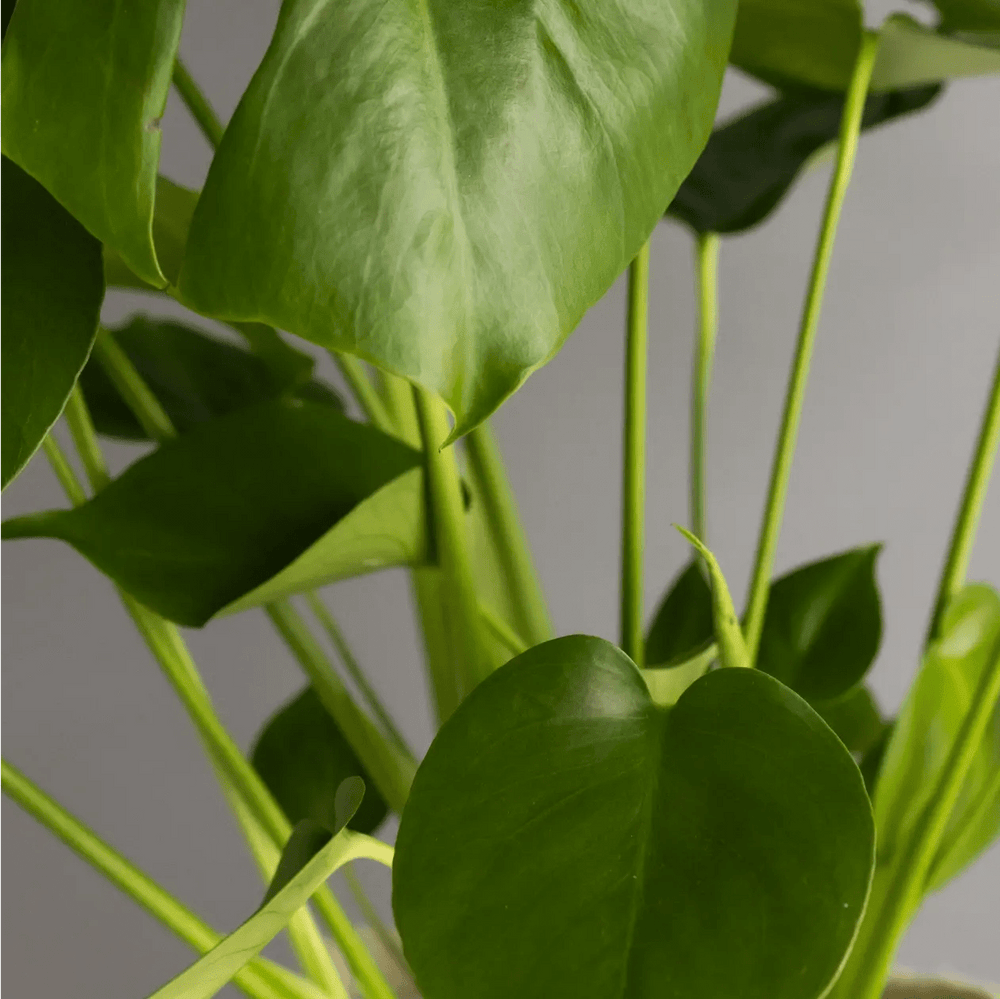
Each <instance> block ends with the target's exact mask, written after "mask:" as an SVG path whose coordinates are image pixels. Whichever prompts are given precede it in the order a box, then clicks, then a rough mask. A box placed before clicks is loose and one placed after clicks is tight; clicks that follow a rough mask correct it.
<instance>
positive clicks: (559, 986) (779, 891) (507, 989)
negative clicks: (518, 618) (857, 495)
mask: <svg viewBox="0 0 1000 999" xmlns="http://www.w3.org/2000/svg"><path fill="white" fill-rule="evenodd" d="M873 841H874V830H873V822H872V816H871V810H870V807H869V804H868V799H867V796H866V794H865V790H864V786H863V784H862V780H861V775H860V773H859V772H858V769H857V767H856V766H855V765H854V763H853V762H852V760H851V757H850V755H849V754H848V753H847V750H846V749H844V747H843V746H842V745H841V744H840V742H839V741H838V740H837V738H836V736H835V735H834V734H833V733H832V732H831V731H830V729H829V728H827V726H826V725H825V724H824V722H823V721H822V720H821V719H820V718H819V717H818V716H817V715H816V714H815V713H814V712H813V711H812V710H811V709H810V708H809V707H808V705H807V704H806V703H805V702H804V701H803V700H801V698H799V697H798V696H797V695H796V694H794V693H792V692H791V691H790V690H788V688H787V687H784V686H783V685H782V684H781V683H780V682H779V681H777V680H775V679H774V678H773V677H770V676H767V675H766V674H764V673H761V672H758V671H756V670H749V669H721V670H716V671H714V672H711V673H709V674H707V675H706V676H703V677H701V678H700V679H698V680H696V681H695V682H694V683H693V684H692V685H691V686H690V687H689V688H688V689H687V690H686V691H685V692H684V693H683V694H682V695H681V697H680V699H679V700H678V701H677V704H676V706H675V707H673V708H670V709H665V708H661V707H659V706H657V705H655V704H654V703H653V701H652V699H651V698H650V695H649V693H648V691H647V688H646V685H645V683H644V681H643V678H642V674H641V673H640V671H639V670H638V669H637V668H636V667H635V665H634V664H633V663H632V662H631V660H629V659H628V658H627V657H626V656H625V655H624V654H623V653H622V652H620V651H619V650H618V649H616V648H615V647H614V646H612V645H610V644H609V643H607V642H605V641H602V640H601V639H597V638H587V637H582V636H573V637H570V638H561V639H556V640H555V641H552V642H547V643H545V644H543V645H539V646H536V647H535V648H533V649H531V650H530V651H529V652H526V653H524V654H523V655H521V656H519V657H517V658H516V659H514V660H512V661H511V662H510V663H508V664H507V665H506V666H503V667H501V668H500V669H499V670H498V671H497V672H496V673H494V674H493V675H492V676H491V677H490V678H489V679H487V680H486V681H484V682H483V683H482V684H481V685H480V686H479V687H478V688H477V689H476V690H474V691H473V692H472V694H471V695H470V696H469V697H468V698H467V700H466V701H465V702H464V703H463V704H462V705H461V706H460V707H459V708H458V710H457V711H456V712H455V714H454V715H452V717H451V718H450V719H449V720H448V721H447V722H446V723H445V725H444V727H443V728H442V729H441V731H440V732H439V733H438V736H437V738H436V739H435V740H434V743H433V744H432V745H431V748H430V750H429V751H428V754H427V757H426V758H425V760H424V762H423V763H422V764H421V766H420V769H419V770H418V772H417V776H416V779H415V780H414V783H413V787H412V790H411V792H410V797H409V799H408V801H407V804H406V807H405V809H404V811H403V816H402V821H401V824H400V829H399V835H398V838H397V841H396V860H395V863H394V866H393V906H394V910H395V914H396V922H397V925H398V927H399V931H400V934H401V935H402V939H403V946H404V950H405V953H406V957H407V960H408V961H409V962H410V965H411V967H412V968H413V970H414V972H415V975H416V980H417V985H418V987H419V988H420V990H421V995H423V996H424V999H468V997H469V996H475V997H476V999H510V997H511V996H517V997H518V999H563V997H565V999H570V997H572V999H662V997H666V996H671V997H674V996H676V997H682V996H683V997H698V999H733V997H735V996H739V997H741V999H816V997H817V996H819V995H821V994H822V993H823V991H824V989H825V988H826V986H827V984H828V983H829V982H830V980H831V979H832V978H833V976H834V975H835V974H836V972H837V970H838V968H839V966H840V964H841V961H842V960H843V958H844V955H845V953H846V952H847V949H848V947H849V946H850V943H851V940H852V938H853V936H854V932H855V927H856V925H857V922H858V920H859V918H860V916H861V912H862V909H863V907H864V903H865V898H866V895H867V891H868V884H869V878H870V874H871V868H872V861H873Z"/></svg>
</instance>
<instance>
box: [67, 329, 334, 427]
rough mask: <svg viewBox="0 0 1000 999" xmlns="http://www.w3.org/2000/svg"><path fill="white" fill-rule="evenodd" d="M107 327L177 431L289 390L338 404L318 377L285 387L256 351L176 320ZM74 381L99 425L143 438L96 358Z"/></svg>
mask: <svg viewBox="0 0 1000 999" xmlns="http://www.w3.org/2000/svg"><path fill="white" fill-rule="evenodd" d="M112 332H113V333H114V337H115V340H116V342H117V343H118V346H119V347H121V348H122V350H124V351H125V353H126V354H127V355H128V358H129V360H130V361H131V362H132V364H133V365H134V366H135V368H136V370H137V371H138V372H139V374H140V375H141V376H142V378H143V380H144V381H145V382H146V384H147V385H148V386H149V387H150V389H152V391H153V394H154V395H155V396H156V398H157V399H158V400H159V402H160V403H161V404H162V405H163V408H164V409H165V410H166V413H167V415H168V416H169V417H170V420H171V422H172V423H173V425H174V427H175V428H176V429H177V431H178V432H179V433H184V432H186V431H188V430H190V429H191V428H192V427H194V426H197V425H198V424H199V423H205V422H206V421H207V420H210V419H212V418H213V417H216V416H223V415H225V414H226V413H229V412H232V411H233V410H236V409H242V408H244V407H246V406H251V405H253V404H255V403H258V402H264V401H266V400H268V399H274V398H276V397H277V396H279V395H282V394H284V393H285V392H286V391H289V390H290V392H291V394H292V395H294V396H295V397H296V398H308V399H309V400H310V401H313V402H326V403H327V405H331V406H334V407H335V408H337V409H340V410H342V409H343V408H344V406H343V403H342V402H341V400H340V399H339V397H338V396H337V394H336V393H335V392H334V391H333V389H331V388H329V387H328V386H326V385H324V384H323V383H322V382H317V381H313V382H307V383H305V384H301V385H295V386H293V387H290V386H289V385H287V384H286V382H285V380H284V379H282V378H280V377H279V375H278V374H277V373H276V372H275V371H274V369H273V368H272V367H271V366H270V365H268V364H267V363H266V362H265V361H264V360H263V359H261V358H260V357H258V356H257V355H255V354H251V353H250V352H249V351H248V350H245V349H244V348H242V347H237V346H235V345H233V344H230V343H226V342H225V341H224V340H220V339H218V338H217V337H213V336H208V335H207V334H205V333H202V332H200V331H199V330H195V329H192V328H191V327H190V326H184V325H183V324H181V323H176V322H172V321H170V320H166V319H153V318H150V317H149V316H145V315H137V316H133V317H132V319H130V320H129V321H128V322H127V323H126V324H125V325H123V326H120V327H118V328H117V329H114V330H113V331H112ZM80 386H81V388H82V389H83V391H84V394H85V395H86V397H87V405H88V406H89V407H90V413H91V416H92V417H93V420H94V425H95V426H96V427H97V430H98V432H100V433H102V434H107V435H108V436H111V437H121V438H124V439H126V440H147V439H148V438H147V435H146V432H145V431H144V430H143V429H142V427H141V426H140V425H139V421H138V420H137V419H136V418H135V414H134V413H133V412H132V410H131V409H130V408H129V406H128V403H127V402H126V401H125V400H124V399H123V398H122V396H121V395H120V394H119V392H118V389H117V388H115V386H114V383H113V382H112V381H111V379H110V378H109V377H108V375H107V374H106V373H105V371H104V369H103V368H102V367H101V365H100V363H99V361H98V360H97V358H92V359H91V360H90V362H89V363H88V364H87V366H86V367H85V368H84V370H83V374H82V375H81V376H80Z"/></svg>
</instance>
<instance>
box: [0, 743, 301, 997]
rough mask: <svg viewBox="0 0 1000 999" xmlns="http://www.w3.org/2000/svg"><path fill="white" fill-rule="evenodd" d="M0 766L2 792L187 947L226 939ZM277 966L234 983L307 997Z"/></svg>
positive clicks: (248, 971) (255, 964)
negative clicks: (285, 978)
mask: <svg viewBox="0 0 1000 999" xmlns="http://www.w3.org/2000/svg"><path fill="white" fill-rule="evenodd" d="M0 766H2V776H3V791H4V794H6V795H7V796H8V797H9V798H10V799H11V800H12V801H14V802H16V803H17V804H18V805H19V806H20V807H21V808H23V809H24V811H26V812H27V813H28V814H29V815H31V816H32V817H33V818H34V819H36V820H37V821H38V822H39V823H41V825H43V826H44V827H45V828H46V829H48V830H49V832H51V833H52V834H53V835H54V836H56V837H58V838H59V839H60V840H62V842H63V843H65V844H66V846H68V847H69V848H70V849H71V850H72V851H73V852H74V853H75V854H77V856H79V857H80V858H82V859H83V860H84V861H85V862H86V863H88V864H90V866H91V867H93V868H94V869H95V870H96V871H97V872H98V873H99V874H102V875H103V876H104V877H105V878H107V879H108V881H110V882H111V883H112V884H113V885H114V886H115V887H116V888H118V889H119V890H120V891H122V892H124V893H125V894H126V895H128V897H129V898H131V899H132V900H133V901H135V902H137V903H138V904H139V905H141V906H142V908H144V909H145V910H146V911H147V912H148V913H149V914H150V915H151V916H153V918H154V919H156V920H158V921H159V922H160V923H162V924H163V925H164V926H165V927H166V928H167V929H169V930H170V931H171V932H172V933H174V934H176V935H177V936H178V937H180V939H181V940H183V941H184V942H185V943H186V944H188V945H189V946H190V947H192V948H193V949H194V950H196V951H198V952H199V953H201V954H205V953H207V952H208V951H210V950H211V949H212V948H213V947H214V946H215V945H216V944H217V943H218V942H219V941H220V940H221V939H222V937H221V935H220V934H219V933H217V932H216V931H215V930H213V929H212V928H211V927H210V926H209V925H208V924H207V923H205V922H204V921H203V920H201V919H199V918H198V916H196V915H195V914H194V913H193V912H191V910H190V909H188V908H187V907H186V906H185V905H184V904H183V903H182V902H179V901H178V900H177V899H176V898H174V897H173V895H171V894H170V893H169V892H168V891H167V890H166V889H165V888H163V887H162V886H161V885H159V884H157V883H156V882H155V881H154V880H153V879H152V878H150V877H149V876H148V875H147V874H145V873H144V872H143V871H141V870H139V868H137V867H136V866H135V865H134V864H132V863H131V862H130V861H128V860H126V859H125V858H124V857H123V856H122V855H121V854H120V853H118V852H117V851H116V850H115V849H114V848H113V847H111V846H109V845H108V844H107V843H105V842H104V841H103V840H102V839H101V838H100V837H99V836H98V835H97V834H96V833H95V832H94V831H93V830H92V829H90V828H88V827H87V826H86V825H84V824H83V823H82V822H81V821H80V820H79V819H77V818H76V817H75V816H73V815H72V814H70V813H69V812H68V811H67V810H66V809H65V808H63V807H62V805H60V804H59V803H58V802H57V801H55V800H54V799H53V798H51V797H49V795H47V794H46V793H45V792H44V791H42V790H41V788H39V787H38V786H37V785H36V784H34V783H33V782H32V781H31V780H29V779H28V778H27V777H26V776H25V775H24V774H22V773H21V772H20V771H19V770H18V769H17V768H16V767H14V766H13V765H12V764H10V763H8V762H7V761H6V760H4V761H3V763H2V765H0ZM276 968H277V966H275V965H271V964H270V962H267V961H264V960H263V959H261V958H255V959H254V960H253V961H251V962H250V963H249V964H248V965H247V966H246V967H245V968H243V970H242V971H240V972H239V974H237V975H236V977H235V978H234V979H233V981H234V983H235V984H236V985H237V986H238V987H239V988H240V989H241V990H242V991H243V992H245V993H246V994H247V995H248V996H254V997H257V999H291V997H293V996H297V995H304V994H305V993H303V992H302V991H301V990H300V989H294V990H293V987H292V985H290V984H289V982H288V981H287V980H282V978H281V977H280V972H276V970H275V969H276Z"/></svg>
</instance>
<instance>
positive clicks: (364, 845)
mask: <svg viewBox="0 0 1000 999" xmlns="http://www.w3.org/2000/svg"><path fill="white" fill-rule="evenodd" d="M363 794H364V782H363V781H362V780H360V779H359V778H357V777H352V778H350V779H348V780H346V781H344V783H343V784H341V785H340V787H339V788H338V790H337V803H338V811H337V825H336V827H335V830H334V832H335V834H334V835H333V836H331V834H330V831H329V830H326V829H323V828H322V827H319V826H317V825H316V824H315V823H313V822H310V821H309V820H306V821H305V822H301V823H299V825H297V826H296V827H295V829H294V831H293V832H292V835H291V838H290V839H289V840H288V843H287V844H286V846H285V849H284V851H283V852H282V855H281V860H280V862H279V864H278V869H277V871H276V872H275V875H274V879H273V880H272V882H271V885H270V887H269V888H268V890H267V893H266V894H265V896H264V901H263V902H262V903H261V906H260V908H259V909H258V910H257V911H256V912H255V913H254V914H253V915H252V916H251V917H250V918H249V919H248V920H247V921H246V922H245V923H243V924H242V925H241V926H239V927H238V928H237V929H236V930H234V931H233V932H232V933H230V934H229V936H227V937H225V939H223V940H221V941H220V942H219V943H218V944H217V945H216V946H215V947H214V948H213V949H212V950H210V951H209V952H208V953H207V954H206V955H205V956H204V957H202V958H200V959H199V960H198V961H196V962H195V963H194V964H192V965H191V967H189V968H188V969H187V970H186V971H184V972H182V973H181V974H180V975H178V976H177V977H176V978H174V979H173V980H172V981H170V982H168V983H167V984H166V985H164V986H163V987H162V988H160V989H157V990H156V992H154V993H153V995H152V996H151V997H150V999H209V997H210V996H214V995H215V993H216V992H218V991H219V989H221V988H222V986H223V985H225V984H226V982H228V981H229V980H230V979H231V978H232V977H233V975H235V974H236V972H237V971H239V970H240V968H242V967H243V966H244V965H245V964H246V963H247V962H248V961H250V960H251V959H252V958H254V957H256V956H257V954H259V953H260V952H261V951H262V950H263V949H264V947H265V946H266V945H267V944H268V943H270V941H271V940H273V939H274V937H276V936H277V935H278V933H279V932H280V931H281V930H282V929H283V928H284V927H285V926H286V925H287V924H288V921H289V920H290V919H291V918H292V916H293V915H294V914H295V913H296V912H297V911H298V910H299V909H301V908H302V906H303V905H305V904H306V902H308V901H309V897H310V896H311V895H312V894H313V893H314V892H315V891H316V889H317V888H319V887H320V886H321V885H322V884H323V882H324V881H326V879H327V878H328V877H330V875H331V874H333V873H334V871H336V870H337V869H338V868H340V867H343V866H344V864H347V863H349V862H350V861H352V860H358V859H361V858H369V859H372V860H378V861H379V862H381V863H384V864H391V862H392V861H391V857H392V849H391V848H390V847H388V846H386V845H385V844H384V843H380V842H379V841H378V840H374V839H371V838H370V837H368V836H363V835H361V834H360V833H354V832H351V831H350V830H349V829H346V828H345V826H346V825H347V822H348V821H349V820H350V818H351V817H352V816H353V815H354V813H355V812H356V811H357V809H358V806H359V805H360V804H361V798H362V795H363Z"/></svg>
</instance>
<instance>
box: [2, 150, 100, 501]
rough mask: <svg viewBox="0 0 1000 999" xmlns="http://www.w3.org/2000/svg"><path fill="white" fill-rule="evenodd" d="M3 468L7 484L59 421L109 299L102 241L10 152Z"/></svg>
mask: <svg viewBox="0 0 1000 999" xmlns="http://www.w3.org/2000/svg"><path fill="white" fill-rule="evenodd" d="M0 182H2V186H3V236H2V239H3V247H2V252H3V288H2V296H0V299H2V302H3V305H2V317H0V325H2V327H3V419H2V422H3V472H2V480H3V481H2V484H3V486H6V485H7V483H8V482H10V481H11V479H13V478H14V476H15V475H17V473H18V472H20V471H21V469H22V468H24V466H25V465H26V464H27V462H28V459H29V458H30V457H31V456H32V455H33V454H34V453H35V451H36V449H37V448H38V446H39V444H41V443H42V439H43V438H44V437H45V435H46V434H47V433H48V431H49V428H50V427H51V426H52V424H53V423H55V421H56V420H57V419H58V418H59V414H60V413H61V412H62V410H63V406H65V404H66V399H67V397H68V396H69V393H70V391H71V390H72V388H73V385H74V384H75V383H76V379H77V376H78V375H79V374H80V369H81V368H82V367H83V365H84V363H85V362H86V360H87V355H88V354H89V353H90V348H91V345H92V344H93V342H94V334H95V333H96V332H97V320H98V316H99V314H100V311H101V300H102V299H103V298H104V279H103V277H102V275H101V244H100V243H98V242H97V240H96V239H94V238H93V237H92V236H91V235H90V234H89V233H88V232H87V231H86V230H85V229H84V228H83V226H81V225H80V223H79V222H77V221H76V219H74V218H73V216H72V215H70V214H69V213H68V212H67V211H66V210H65V209H64V208H62V207H61V206H60V205H59V204H58V203H57V202H56V201H55V200H54V199H53V198H52V196H51V195H50V194H49V193H48V192H47V191H46V190H45V188H43V187H42V186H41V184H39V183H38V182H37V181H35V180H32V178H31V177H29V176H28V175H27V174H26V173H25V172H24V171H23V170H22V169H21V168H20V167H19V166H17V164H15V163H13V162H12V161H11V160H9V159H7V157H6V156H5V157H3V166H2V178H0Z"/></svg>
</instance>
